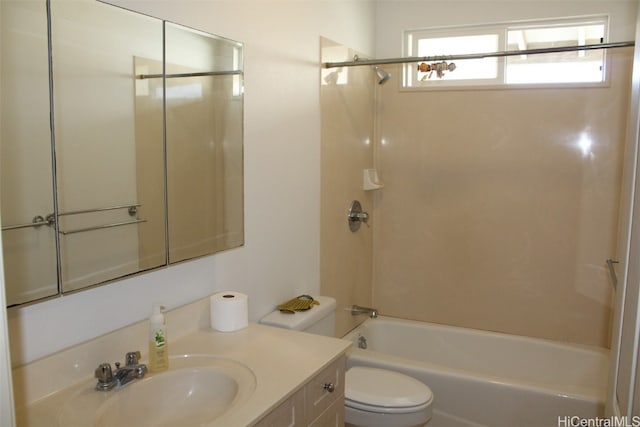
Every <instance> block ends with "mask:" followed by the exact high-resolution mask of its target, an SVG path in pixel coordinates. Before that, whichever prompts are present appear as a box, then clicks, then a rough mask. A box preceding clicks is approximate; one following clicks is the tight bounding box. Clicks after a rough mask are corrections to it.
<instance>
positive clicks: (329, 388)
mask: <svg viewBox="0 0 640 427" xmlns="http://www.w3.org/2000/svg"><path fill="white" fill-rule="evenodd" d="M322 388H324V389H325V390H326V391H328V392H329V393H333V392H334V391H336V386H335V385H333V383H324V386H323V387H322Z"/></svg>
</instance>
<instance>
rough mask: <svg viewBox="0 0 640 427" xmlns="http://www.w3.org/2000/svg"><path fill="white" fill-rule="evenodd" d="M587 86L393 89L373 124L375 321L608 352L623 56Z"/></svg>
mask: <svg viewBox="0 0 640 427" xmlns="http://www.w3.org/2000/svg"><path fill="white" fill-rule="evenodd" d="M608 55H609V59H610V61H611V62H610V64H611V66H610V72H611V76H610V77H611V80H610V81H611V84H610V86H608V87H599V88H584V87H583V88H575V89H570V88H562V89H505V90H460V91H428V92H425V91H422V92H420V91H402V90H399V85H400V83H399V82H398V80H397V78H398V76H399V75H400V74H401V70H400V66H396V67H394V68H391V67H388V68H389V71H391V73H392V75H393V76H394V78H393V80H392V81H390V82H389V83H388V84H387V85H385V86H384V87H383V89H382V93H381V97H380V102H379V105H378V111H377V115H376V121H377V126H378V129H379V138H378V140H377V141H376V143H377V145H376V150H377V153H376V155H377V159H378V167H379V171H380V173H381V178H382V179H383V180H384V181H385V183H386V187H385V188H384V189H383V190H381V192H380V193H379V194H377V195H376V199H375V210H374V219H375V228H374V242H375V244H374V280H373V293H374V295H373V297H374V303H375V305H376V306H378V308H379V309H380V311H381V312H382V313H383V314H386V315H390V316H396V317H402V318H409V319H416V320H422V321H430V322H436V323H443V324H448V325H456V326H463V327H469V328H476V329H484V330H491V331H499V332H506V333H511V334H517V335H525V336H533V337H541V338H548V339H553V340H560V341H569V342H575V343H582V344H591V345H598V346H608V343H609V329H610V317H611V301H612V298H611V296H612V287H611V283H610V281H609V278H608V272H607V269H606V264H605V260H606V259H607V258H615V248H616V231H617V218H618V203H619V192H620V180H621V173H622V156H623V152H624V140H625V139H624V137H625V133H624V130H625V126H626V112H627V105H628V104H627V103H628V100H629V97H628V95H629V92H630V69H631V59H632V51H631V49H620V50H617V51H610V52H609V54H608Z"/></svg>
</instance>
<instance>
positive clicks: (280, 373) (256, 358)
mask: <svg viewBox="0 0 640 427" xmlns="http://www.w3.org/2000/svg"><path fill="white" fill-rule="evenodd" d="M350 346H351V342H350V341H346V340H341V339H336V338H330V337H324V336H320V335H313V334H307V333H302V332H296V331H291V330H286V329H279V328H274V327H269V326H264V325H258V324H253V323H251V324H249V327H248V328H246V329H243V330H240V331H237V332H216V331H214V330H212V329H209V328H200V329H199V330H197V331H195V332H192V333H189V334H188V335H185V336H183V337H181V338H179V339H177V340H175V341H171V342H170V344H169V353H170V355H183V354H208V355H214V356H216V357H220V358H225V359H230V360H234V361H236V362H239V363H242V364H244V365H245V366H247V367H248V368H250V369H251V370H252V371H253V373H254V375H255V377H256V388H255V391H254V392H253V394H252V395H251V396H250V397H249V398H248V399H247V400H246V401H245V402H244V403H241V404H240V405H239V406H237V407H235V408H233V409H232V410H230V411H229V412H227V413H226V414H223V415H222V416H221V417H219V418H218V419H216V420H215V421H214V422H213V423H211V424H210V425H211V426H224V427H235V426H238V427H241V426H250V425H253V424H255V423H256V422H257V421H259V420H260V418H262V417H263V416H264V415H266V414H267V413H268V412H270V411H271V410H272V409H274V408H275V407H277V406H278V405H279V404H280V403H281V402H283V401H285V400H286V399H287V398H288V397H289V396H291V395H292V394H293V393H294V392H295V391H297V390H298V389H299V388H300V387H302V386H303V385H304V384H305V383H306V382H307V381H308V380H310V379H311V378H312V377H313V376H314V375H315V374H317V373H318V372H320V371H321V370H322V369H323V368H325V367H326V366H327V365H329V364H330V363H331V362H333V361H334V360H336V359H337V358H338V357H340V356H341V355H342V354H343V353H344V352H345V351H346V350H347V349H348V348H349V347H350ZM142 362H145V361H144V360H142ZM92 374H93V371H91V372H87V378H85V379H84V380H83V381H82V382H81V383H77V384H75V385H72V386H69V387H66V388H64V389H62V390H59V391H57V392H55V393H53V394H50V395H49V396H46V397H44V398H42V399H39V400H37V401H35V402H33V403H32V404H29V405H27V406H26V407H24V408H18V425H19V426H21V425H25V426H28V427H40V426H43V427H44V426H47V427H49V426H52V425H55V423H56V421H54V420H57V419H58V414H59V411H60V408H61V407H62V404H63V402H64V401H65V399H66V398H68V396H70V395H71V394H72V393H75V392H76V391H77V390H78V389H79V388H81V387H85V388H86V387H87V385H88V384H89V383H90V384H91V386H93V383H94V382H95V379H93V378H92ZM90 376H91V378H89V377H90ZM96 393H99V392H97V391H96Z"/></svg>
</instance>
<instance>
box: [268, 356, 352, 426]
mask: <svg viewBox="0 0 640 427" xmlns="http://www.w3.org/2000/svg"><path fill="white" fill-rule="evenodd" d="M344 373H345V356H344V355H343V356H341V357H340V358H339V359H337V360H336V361H334V362H333V363H331V364H330V365H329V366H327V367H326V368H324V369H323V370H322V371H321V372H320V373H318V374H317V375H316V376H314V377H313V378H312V379H311V380H309V381H308V382H307V383H306V384H304V386H303V387H302V388H300V389H299V390H298V391H297V392H295V393H294V394H293V395H292V396H291V397H289V398H288V399H287V400H286V401H284V402H283V403H281V404H280V405H279V406H278V407H276V408H275V409H274V410H273V411H271V412H269V413H268V414H267V415H266V416H265V417H264V418H262V419H261V420H260V421H258V423H257V424H256V427H282V426H287V427H302V426H308V427H341V426H344Z"/></svg>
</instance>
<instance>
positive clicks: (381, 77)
mask: <svg viewBox="0 0 640 427" xmlns="http://www.w3.org/2000/svg"><path fill="white" fill-rule="evenodd" d="M373 71H375V72H376V76H378V84H379V85H381V84H384V83H386V82H387V80H389V77H391V74H389V73H388V72H386V71H385V70H383V69H382V68H380V67H378V66H377V65H374V66H373Z"/></svg>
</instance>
